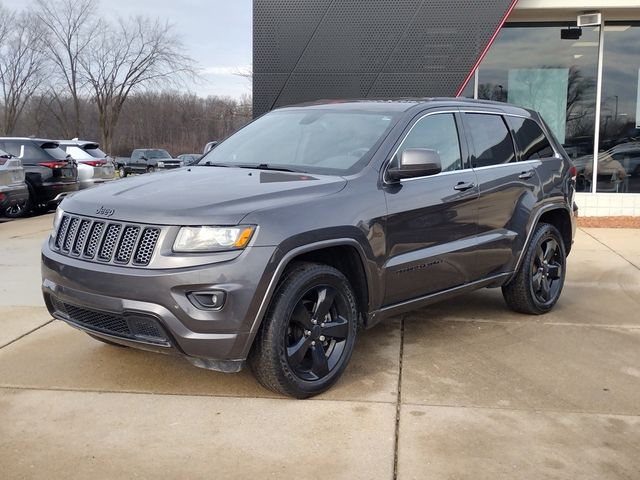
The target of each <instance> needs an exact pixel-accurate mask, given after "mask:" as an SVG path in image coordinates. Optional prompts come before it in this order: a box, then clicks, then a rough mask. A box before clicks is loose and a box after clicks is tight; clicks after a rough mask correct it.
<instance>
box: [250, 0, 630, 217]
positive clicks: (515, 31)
mask: <svg viewBox="0 0 640 480" xmlns="http://www.w3.org/2000/svg"><path fill="white" fill-rule="evenodd" d="M578 25H580V26H578ZM454 95H462V96H465V97H470V98H479V99H489V100H495V101H503V102H509V103H514V104H517V105H521V106H524V107H528V108H533V109H535V110H537V111H539V112H540V113H541V114H542V116H543V117H544V119H545V121H546V123H547V124H548V125H549V128H550V129H551V130H552V131H553V132H554V134H555V135H556V136H557V138H558V139H559V140H560V142H561V143H562V144H563V145H564V147H565V150H566V151H567V153H568V154H569V156H570V157H571V158H572V159H573V161H574V163H575V164H576V166H577V169H578V195H577V199H576V201H577V203H578V206H579V207H580V214H581V215H585V216H593V215H598V216H619V215H640V2H638V1H629V0H582V1H573V0H519V1H517V2H515V3H514V2H512V1H511V0H493V1H489V0H475V1H472V0H466V1H443V0H388V1H382V0H377V1H369V0H367V1H365V0H333V1H332V0H304V1H299V0H295V1H294V0H255V1H254V113H256V114H260V113H262V112H264V111H267V110H269V109H271V108H274V107H277V106H281V105H287V104H291V103H298V102H301V101H308V100H314V99H320V98H323V99H327V98H382V97H384V98H393V97H425V96H454ZM594 158H596V159H597V161H596V162H594Z"/></svg>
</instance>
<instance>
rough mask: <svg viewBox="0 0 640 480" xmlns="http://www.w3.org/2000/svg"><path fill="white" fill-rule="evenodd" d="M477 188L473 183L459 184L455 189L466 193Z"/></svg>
mask: <svg viewBox="0 0 640 480" xmlns="http://www.w3.org/2000/svg"><path fill="white" fill-rule="evenodd" d="M475 186H476V185H475V184H474V183H473V182H468V183H466V182H459V183H458V184H457V185H456V186H455V187H453V189H454V190H458V191H459V192H464V191H465V190H469V189H470V188H473V187H475Z"/></svg>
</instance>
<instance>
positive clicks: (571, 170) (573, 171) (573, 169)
mask: <svg viewBox="0 0 640 480" xmlns="http://www.w3.org/2000/svg"><path fill="white" fill-rule="evenodd" d="M569 175H571V178H576V176H577V175H578V169H577V168H576V166H575V165H571V167H570V168H569Z"/></svg>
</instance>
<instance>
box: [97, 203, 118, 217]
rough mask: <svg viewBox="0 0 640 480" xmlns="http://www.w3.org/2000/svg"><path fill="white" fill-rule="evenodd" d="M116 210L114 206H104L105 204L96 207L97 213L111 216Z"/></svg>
mask: <svg viewBox="0 0 640 480" xmlns="http://www.w3.org/2000/svg"><path fill="white" fill-rule="evenodd" d="M114 213H116V211H115V210H114V209H113V208H104V205H103V206H101V207H100V208H98V209H96V215H103V216H105V217H111V216H113V214H114Z"/></svg>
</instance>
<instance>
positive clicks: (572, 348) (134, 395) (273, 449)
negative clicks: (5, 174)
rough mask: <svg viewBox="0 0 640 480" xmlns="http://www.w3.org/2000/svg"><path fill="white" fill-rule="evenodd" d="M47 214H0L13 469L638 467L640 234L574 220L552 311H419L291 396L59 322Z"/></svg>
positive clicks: (323, 473)
mask: <svg viewBox="0 0 640 480" xmlns="http://www.w3.org/2000/svg"><path fill="white" fill-rule="evenodd" d="M51 221H52V215H43V216H39V217H34V218H29V219H24V220H19V221H12V222H5V223H0V326H1V328H0V472H2V473H1V474H0V477H2V478H12V479H13V478H47V479H51V478H115V477H123V478H131V477H140V478H148V477H152V476H153V477H155V478H278V479H282V478H305V479H306V478H322V479H327V478H330V479H332V478H345V479H346V478H348V479H357V478H363V479H378V478H381V479H392V478H400V479H414V478H415V479H423V478H424V479H498V478H505V479H541V478H563V479H565V478H566V479H576V478H580V479H587V478H588V479H638V478H640V455H638V454H639V453H640V314H639V313H638V312H639V311H640V230H609V229H583V230H579V231H578V235H577V239H576V244H575V246H574V251H573V253H572V254H571V256H570V257H569V273H568V277H567V282H566V285H565V290H564V293H563V296H562V297H561V299H560V301H559V303H558V305H557V307H556V309H555V310H554V311H553V312H552V313H550V314H548V315H546V316H543V317H528V316H523V315H518V314H515V313H512V312H511V311H509V310H507V308H506V306H505V305H504V302H503V301H502V297H501V294H500V291H499V290H482V291H479V292H476V293H473V294H470V295H466V296H464V297H459V298H457V299H454V300H451V301H448V302H444V303H440V304H437V305H434V306H431V307H429V308H425V309H422V310H419V311H416V312H413V313H411V314H408V315H406V316H404V317H402V318H396V319H394V320H392V321H389V322H387V323H385V324H383V325H380V326H378V327H376V328H374V329H372V330H370V331H366V332H363V333H362V334H361V336H360V338H359V341H358V344H357V347H356V352H355V354H354V358H353V360H352V362H351V364H350V366H349V368H348V369H347V372H346V374H345V375H344V376H343V378H342V379H341V380H340V382H339V383H338V384H337V385H336V387H334V388H333V389H332V390H330V391H329V392H328V393H326V394H323V395H322V396H320V397H316V398H314V399H312V400H305V401H296V400H290V399H285V398H280V397H277V396H275V395H274V394H272V393H270V392H268V391H266V390H264V389H262V388H261V387H260V386H259V385H258V384H257V383H256V382H255V381H254V380H253V378H252V377H251V375H250V374H249V373H248V372H242V373H239V374H235V375H224V374H219V373H215V372H210V371H206V370H201V369H197V368H195V367H192V366H190V365H189V364H188V363H187V362H185V361H183V360H181V359H179V358H173V357H168V356H162V355H158V354H153V353H147V352H141V351H135V350H131V349H125V348H116V347H110V346H107V345H103V344H101V343H99V342H97V341H95V340H93V339H91V338H89V337H88V336H86V335H85V334H83V333H81V332H78V331H76V330H74V329H72V328H70V327H68V326H66V325H64V324H63V323H62V322H59V321H53V320H51V318H50V317H49V315H48V314H47V312H46V309H45V308H44V306H43V303H42V300H41V296H40V285H39V282H40V276H39V248H40V244H41V242H42V241H43V240H44V239H45V238H46V236H47V234H48V231H49V228H50V226H51Z"/></svg>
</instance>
